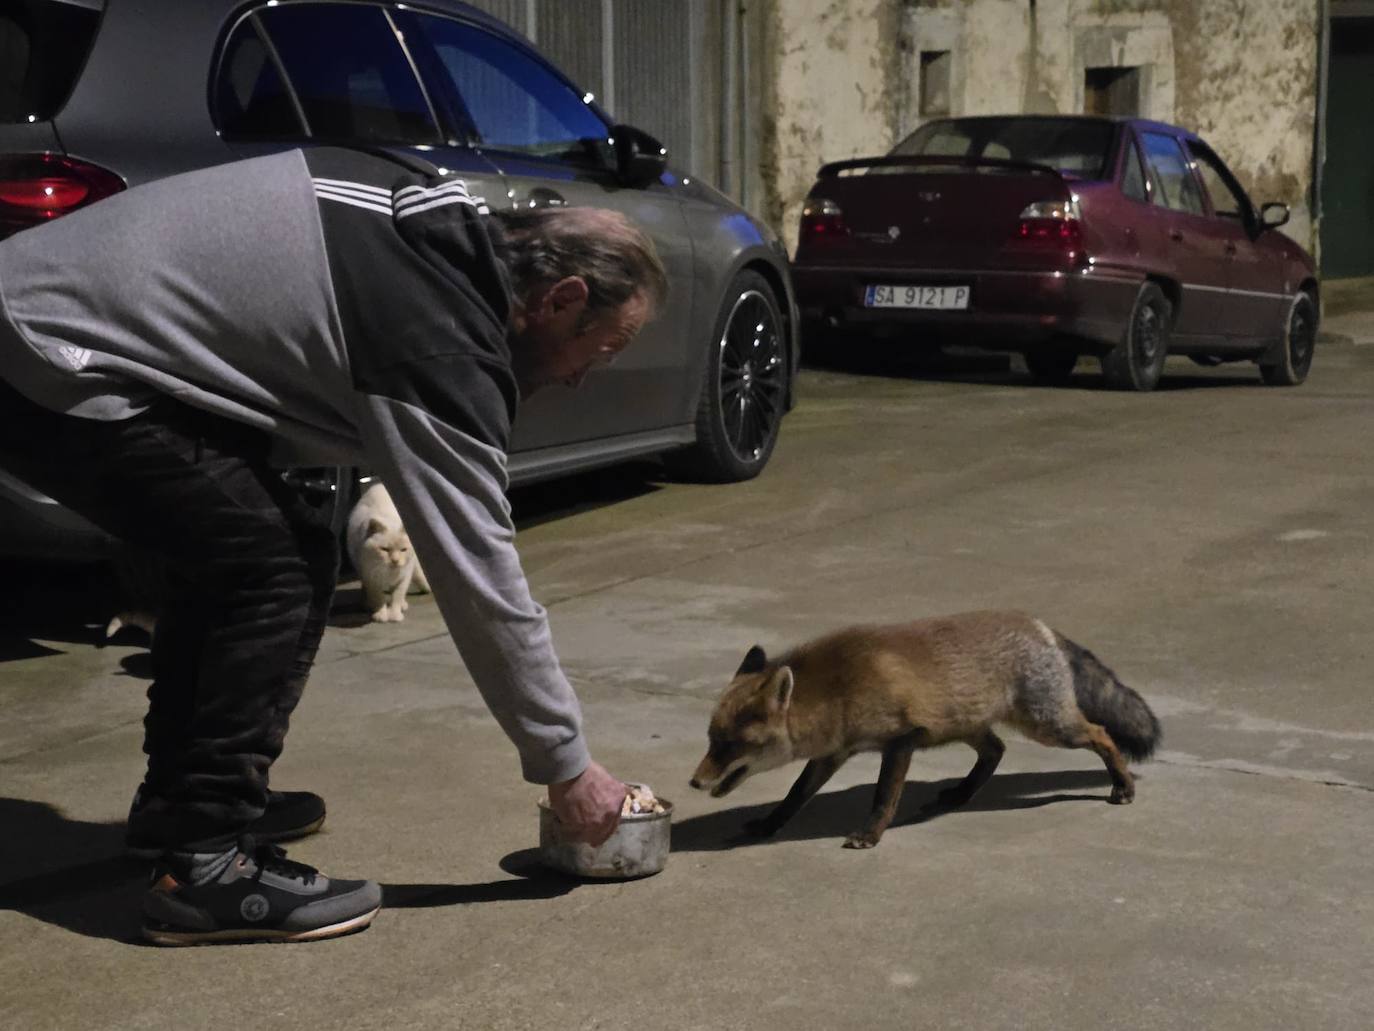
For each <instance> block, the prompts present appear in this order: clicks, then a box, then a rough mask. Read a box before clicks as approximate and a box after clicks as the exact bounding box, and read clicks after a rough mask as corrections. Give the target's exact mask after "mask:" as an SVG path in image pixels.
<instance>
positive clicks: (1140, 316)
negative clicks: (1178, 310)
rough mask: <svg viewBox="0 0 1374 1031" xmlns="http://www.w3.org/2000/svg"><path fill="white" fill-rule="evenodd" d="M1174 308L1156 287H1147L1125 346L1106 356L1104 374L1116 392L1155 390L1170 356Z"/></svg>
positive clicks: (1128, 328)
mask: <svg viewBox="0 0 1374 1031" xmlns="http://www.w3.org/2000/svg"><path fill="white" fill-rule="evenodd" d="M1172 317H1173V305H1171V304H1170V303H1169V299H1168V298H1167V297H1165V296H1164V291H1163V290H1161V289H1160V288H1159V286H1158V285H1157V284H1155V283H1150V282H1147V283H1144V284H1142V286H1141V287H1140V293H1138V294H1137V295H1136V299H1135V306H1134V307H1133V308H1132V309H1131V317H1130V318H1129V319H1128V320H1127V323H1126V332H1125V334H1124V335H1123V337H1122V340H1121V343H1119V344H1117V345H1116V346H1115V347H1114V348H1112V349H1111V350H1110V351H1108V352H1107V353H1106V354H1105V355H1103V356H1102V373H1103V375H1104V376H1105V377H1106V379H1107V385H1108V386H1110V387H1112V388H1113V389H1116V390H1140V391H1144V390H1153V389H1154V388H1155V385H1156V384H1157V383H1158V382H1159V375H1160V373H1161V372H1163V371H1164V359H1165V358H1166V357H1168V354H1169V323H1170V321H1171V319H1172Z"/></svg>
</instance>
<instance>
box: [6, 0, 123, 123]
mask: <svg viewBox="0 0 1374 1031" xmlns="http://www.w3.org/2000/svg"><path fill="white" fill-rule="evenodd" d="M99 24H100V11H99V10H92V9H91V8H90V7H89V6H80V7H78V6H76V5H75V4H65V3H55V2H54V0H10V2H8V3H6V4H5V5H4V10H3V11H0V124H3V123H5V122H28V121H31V120H39V119H42V120H47V119H49V118H51V117H52V116H53V115H55V114H56V113H57V112H58V110H59V109H60V108H61V107H62V105H63V104H64V103H66V100H67V96H68V95H69V94H70V93H71V91H72V87H73V86H74V85H76V77H77V74H78V73H79V72H80V71H81V67H82V65H83V64H85V62H86V55H87V54H88V53H89V52H90V49H91V43H92V41H93V40H94V39H95V30H96V27H97V26H98V25H99Z"/></svg>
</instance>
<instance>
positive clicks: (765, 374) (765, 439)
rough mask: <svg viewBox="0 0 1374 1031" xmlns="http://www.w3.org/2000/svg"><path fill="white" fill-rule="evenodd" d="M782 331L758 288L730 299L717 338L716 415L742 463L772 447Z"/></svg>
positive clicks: (778, 411) (779, 388) (782, 364)
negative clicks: (718, 412) (731, 303)
mask: <svg viewBox="0 0 1374 1031" xmlns="http://www.w3.org/2000/svg"><path fill="white" fill-rule="evenodd" d="M780 331H781V327H780V326H779V325H778V320H777V316H776V314H775V313H774V311H773V305H772V303H771V302H770V300H769V299H768V298H766V297H765V296H764V295H763V294H761V293H759V291H757V290H748V291H746V292H744V293H743V294H741V295H740V296H739V298H738V299H736V301H735V307H734V310H733V311H731V313H730V318H729V320H728V322H727V323H726V327H725V332H724V333H723V334H721V338H720V375H719V377H718V378H717V388H718V389H719V391H720V410H721V417H722V418H723V419H724V420H725V438H726V440H727V441H729V444H730V450H731V451H732V452H733V453H734V455H735V457H736V458H738V459H739V460H740V461H741V462H757V461H758V460H759V458H760V457H762V455H763V453H764V451H765V450H766V449H767V448H768V447H770V446H771V444H772V442H773V436H774V434H775V433H776V431H777V425H778V417H779V416H780V415H782V401H783V368H784V367H785V365H786V363H785V362H784V360H783V357H782V344H781V332H780Z"/></svg>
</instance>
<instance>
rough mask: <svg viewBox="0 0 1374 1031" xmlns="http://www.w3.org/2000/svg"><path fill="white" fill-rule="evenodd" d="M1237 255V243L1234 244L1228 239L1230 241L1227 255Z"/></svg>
mask: <svg viewBox="0 0 1374 1031" xmlns="http://www.w3.org/2000/svg"><path fill="white" fill-rule="evenodd" d="M1235 255H1236V245H1235V244H1233V243H1231V242H1230V241H1229V240H1228V241H1227V242H1226V256H1227V257H1229V258H1233V257H1235Z"/></svg>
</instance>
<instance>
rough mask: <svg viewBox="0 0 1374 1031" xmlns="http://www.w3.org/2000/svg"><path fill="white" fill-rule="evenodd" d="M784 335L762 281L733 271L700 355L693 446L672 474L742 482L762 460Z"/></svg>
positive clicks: (780, 398) (768, 444) (783, 366)
mask: <svg viewBox="0 0 1374 1031" xmlns="http://www.w3.org/2000/svg"><path fill="white" fill-rule="evenodd" d="M786 341H787V337H786V334H785V330H784V328H783V322H782V315H781V314H780V313H779V310H778V304H777V301H776V300H775V298H774V296H773V290H772V288H771V287H770V286H769V285H768V281H767V280H765V279H764V278H763V276H761V275H759V274H758V273H757V272H752V271H748V270H746V271H744V272H741V273H739V274H738V275H737V276H736V277H735V279H734V281H733V282H732V283H731V284H730V289H729V290H728V291H726V294H725V303H724V305H722V307H721V313H720V316H719V318H718V319H717V320H716V332H715V334H714V337H713V339H712V342H711V345H710V348H711V349H710V353H709V354H708V355H707V361H706V372H705V381H704V383H703V386H702V394H701V401H700V403H699V405H698V408H697V442H696V444H695V445H694V446H693V447H692V448H690V449H688V450H687V451H685V452H682V453H680V454H679V455H677V456H674V458H673V460H672V464H673V465H674V467H675V468H676V470H677V471H678V472H680V473H682V474H684V475H686V476H688V477H690V478H694V479H701V480H705V481H708V482H713V483H727V482H732V481H737V480H747V479H750V478H752V477H754V476H757V475H758V474H759V472H760V471H761V470H762V469H763V467H764V465H765V464H767V462H768V456H769V455H770V454H772V452H773V445H774V444H775V443H776V442H777V439H778V427H779V424H780V423H781V421H782V416H783V412H784V409H785V406H786V399H787V374H788V369H787V351H786V346H787V345H786Z"/></svg>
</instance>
